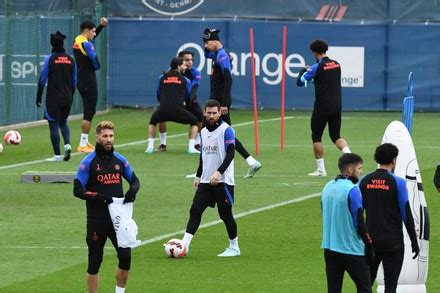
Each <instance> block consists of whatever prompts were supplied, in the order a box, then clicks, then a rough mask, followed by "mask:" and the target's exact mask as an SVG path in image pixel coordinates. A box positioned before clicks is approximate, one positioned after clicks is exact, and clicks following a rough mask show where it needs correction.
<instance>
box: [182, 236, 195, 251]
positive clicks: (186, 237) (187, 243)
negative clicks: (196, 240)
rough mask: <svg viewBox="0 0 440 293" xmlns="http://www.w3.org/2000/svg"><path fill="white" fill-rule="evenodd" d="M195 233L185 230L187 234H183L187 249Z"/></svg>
mask: <svg viewBox="0 0 440 293" xmlns="http://www.w3.org/2000/svg"><path fill="white" fill-rule="evenodd" d="M193 237H194V235H193V234H190V233H187V232H185V235H183V238H182V241H183V243H185V245H186V249H188V247H189V245H190V244H191V240H192V239H193Z"/></svg>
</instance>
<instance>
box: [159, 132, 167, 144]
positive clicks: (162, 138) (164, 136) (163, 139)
mask: <svg viewBox="0 0 440 293" xmlns="http://www.w3.org/2000/svg"><path fill="white" fill-rule="evenodd" d="M160 144H163V145H167V133H166V132H164V133H160Z"/></svg>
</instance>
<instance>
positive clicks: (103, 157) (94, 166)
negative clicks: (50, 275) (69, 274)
mask: <svg viewBox="0 0 440 293" xmlns="http://www.w3.org/2000/svg"><path fill="white" fill-rule="evenodd" d="M113 143H114V125H113V123H112V122H110V121H102V122H100V123H99V124H98V125H97V127H96V146H95V150H94V151H93V152H92V153H90V154H89V155H87V156H86V157H85V158H84V159H83V160H82V161H81V163H80V165H79V168H78V172H77V175H76V177H75V181H74V188H73V194H74V195H75V196H76V197H78V198H80V199H83V200H85V201H86V207H87V236H86V242H87V247H88V252H89V256H88V268H87V288H88V292H90V293H95V292H97V291H98V282H99V274H98V273H99V268H100V267H101V263H102V258H103V255H104V245H105V242H106V240H107V238H110V240H111V242H112V244H113V246H114V248H115V249H116V252H117V257H118V260H119V264H118V269H117V270H116V293H122V292H124V290H125V286H126V284H127V280H128V273H129V271H130V266H131V248H129V247H128V248H122V247H118V242H117V238H116V232H115V230H114V227H113V222H112V220H111V218H110V213H109V210H108V207H107V205H108V204H110V203H112V202H113V199H112V198H113V197H121V198H122V197H124V198H125V199H124V203H127V202H134V201H135V199H136V194H137V192H138V191H139V188H140V183H139V180H138V178H137V177H136V175H135V174H134V171H133V169H132V168H131V166H130V164H129V163H128V161H127V159H126V158H125V157H124V156H122V155H121V154H120V153H118V152H115V151H114V149H113ZM122 178H124V179H125V180H126V181H127V182H128V183H129V184H130V188H129V189H128V191H127V192H126V193H125V195H124V193H123V189H122Z"/></svg>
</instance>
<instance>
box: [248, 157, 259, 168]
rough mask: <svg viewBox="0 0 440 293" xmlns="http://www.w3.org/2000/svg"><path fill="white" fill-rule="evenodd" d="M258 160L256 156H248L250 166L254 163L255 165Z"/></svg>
mask: <svg viewBox="0 0 440 293" xmlns="http://www.w3.org/2000/svg"><path fill="white" fill-rule="evenodd" d="M256 162H257V160H255V159H254V157H252V156H249V157H247V158H246V163H247V164H248V166H249V167H252V166H253V165H255V163H256Z"/></svg>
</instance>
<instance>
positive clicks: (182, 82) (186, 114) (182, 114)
mask: <svg viewBox="0 0 440 293" xmlns="http://www.w3.org/2000/svg"><path fill="white" fill-rule="evenodd" d="M185 69H186V66H185V64H184V62H183V60H182V59H181V58H179V57H174V58H173V59H171V63H170V70H169V71H167V72H165V73H164V74H162V75H161V76H159V81H158V87H157V100H158V101H159V103H160V106H159V108H158V109H157V110H156V111H155V112H154V113H153V115H151V118H150V123H149V125H148V145H147V149H146V150H145V153H148V154H151V153H153V152H154V138H155V136H156V125H157V124H158V123H160V122H166V121H174V122H176V123H181V124H189V125H190V129H189V134H188V136H189V143H188V153H190V154H199V153H200V152H199V151H198V150H196V149H195V138H196V135H197V118H196V117H195V116H194V114H192V113H191V112H190V111H188V110H187V108H186V105H187V104H188V103H189V102H190V93H191V82H190V81H189V80H188V79H187V78H186V77H185V76H183V74H182V72H184V70H185Z"/></svg>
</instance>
